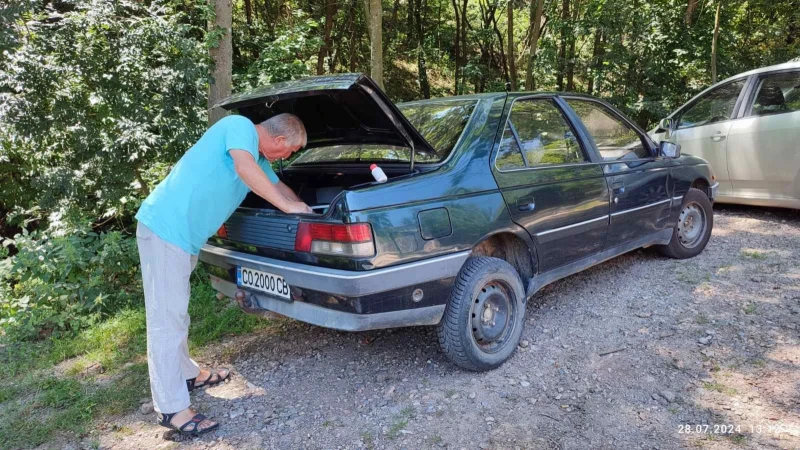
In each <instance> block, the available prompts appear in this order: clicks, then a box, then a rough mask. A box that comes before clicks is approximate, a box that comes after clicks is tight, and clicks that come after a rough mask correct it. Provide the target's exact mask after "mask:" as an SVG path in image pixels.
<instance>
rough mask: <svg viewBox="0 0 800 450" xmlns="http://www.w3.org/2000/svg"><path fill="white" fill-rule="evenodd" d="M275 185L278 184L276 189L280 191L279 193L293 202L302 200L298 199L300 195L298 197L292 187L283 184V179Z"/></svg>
mask: <svg viewBox="0 0 800 450" xmlns="http://www.w3.org/2000/svg"><path fill="white" fill-rule="evenodd" d="M276 186H278V190H279V191H281V194H283V196H284V197H286V198H288V199H289V200H292V201H295V202H302V200H300V197H298V196H297V194H295V193H294V191H293V190H292V188H290V187H289V186H287V185H285V184H284V183H283V181H278V183H277V184H276Z"/></svg>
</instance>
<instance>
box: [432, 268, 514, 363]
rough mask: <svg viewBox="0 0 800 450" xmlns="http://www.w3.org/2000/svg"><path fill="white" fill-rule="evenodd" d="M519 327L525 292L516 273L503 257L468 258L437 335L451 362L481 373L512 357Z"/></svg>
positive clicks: (455, 284)
mask: <svg viewBox="0 0 800 450" xmlns="http://www.w3.org/2000/svg"><path fill="white" fill-rule="evenodd" d="M495 308H497V309H495ZM504 311H505V314H504ZM478 314H480V316H478ZM498 322H500V324H501V326H498V325H497V323H498ZM475 325H477V327H476V326H475ZM524 325H525V288H524V287H523V285H522V280H520V278H519V274H517V271H516V270H515V269H514V267H512V266H511V264H509V263H507V262H505V261H503V260H502V259H498V258H490V257H486V256H480V257H475V258H470V259H468V260H467V262H466V263H464V266H463V267H462V268H461V271H460V272H459V274H458V277H456V281H455V283H454V284H453V290H452V292H451V293H450V298H449V300H448V302H447V308H446V309H445V312H444V317H442V321H441V322H440V323H439V325H438V326H437V334H438V336H439V344H440V346H441V348H442V351H443V352H444V353H445V354H446V355H447V357H448V358H450V360H451V361H453V363H455V364H456V365H458V366H459V367H462V368H464V369H467V370H472V371H476V372H482V371H486V370H492V369H494V368H497V367H499V366H500V365H501V364H503V363H504V362H505V361H506V360H508V358H510V357H511V355H512V354H513V353H514V351H515V350H516V348H517V344H519V340H520V337H521V336H522V328H523V326H524ZM501 328H502V331H498V330H500V329H501Z"/></svg>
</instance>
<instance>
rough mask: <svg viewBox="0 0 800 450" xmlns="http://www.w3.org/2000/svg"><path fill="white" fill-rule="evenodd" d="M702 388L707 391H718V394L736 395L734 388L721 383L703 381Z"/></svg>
mask: <svg viewBox="0 0 800 450" xmlns="http://www.w3.org/2000/svg"><path fill="white" fill-rule="evenodd" d="M703 388H704V389H706V390H709V391H716V392H719V393H720V394H726V395H736V389H734V388H732V387H728V386H725V385H724V384H721V383H703Z"/></svg>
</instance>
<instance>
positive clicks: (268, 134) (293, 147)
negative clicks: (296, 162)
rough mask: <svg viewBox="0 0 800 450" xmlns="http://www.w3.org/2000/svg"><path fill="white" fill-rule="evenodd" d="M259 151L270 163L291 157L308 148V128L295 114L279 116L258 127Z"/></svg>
mask: <svg viewBox="0 0 800 450" xmlns="http://www.w3.org/2000/svg"><path fill="white" fill-rule="evenodd" d="M256 130H258V151H259V153H261V154H262V155H264V157H265V158H267V159H268V160H270V161H277V160H279V159H282V158H287V157H289V156H290V155H291V154H292V153H294V152H296V151H298V150H300V149H301V148H303V147H305V146H306V127H305V126H304V125H303V122H301V121H300V119H299V118H298V117H297V116H295V115H294V114H286V113H284V114H278V115H277V116H274V117H271V118H269V119H267V120H265V121H263V122H261V123H260V124H258V126H256Z"/></svg>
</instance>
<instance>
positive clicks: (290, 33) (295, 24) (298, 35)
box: [233, 10, 321, 90]
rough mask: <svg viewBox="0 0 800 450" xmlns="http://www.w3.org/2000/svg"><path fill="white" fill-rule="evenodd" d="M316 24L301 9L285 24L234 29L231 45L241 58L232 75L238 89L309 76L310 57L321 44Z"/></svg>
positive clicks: (292, 14) (260, 23)
mask: <svg viewBox="0 0 800 450" xmlns="http://www.w3.org/2000/svg"><path fill="white" fill-rule="evenodd" d="M317 32H318V24H317V22H316V20H314V19H313V18H311V17H309V16H308V14H306V13H304V12H303V11H302V10H295V11H293V12H292V13H291V18H290V20H287V21H286V23H282V24H278V25H277V26H275V24H274V23H272V24H269V23H266V22H257V23H255V24H253V25H252V26H250V27H242V28H240V29H236V30H234V34H233V37H234V45H236V47H237V48H238V49H239V52H240V55H241V57H240V58H239V60H237V61H236V63H237V64H236V65H235V67H234V77H235V81H236V85H237V87H238V89H240V90H242V89H250V88H254V87H257V86H263V85H265V84H270V83H277V82H279V81H286V80H293V79H296V78H302V77H305V76H308V75H311V74H312V72H311V71H310V68H309V66H310V64H311V62H310V59H311V55H313V54H314V53H315V51H316V49H318V48H319V46H320V45H321V41H320V38H319V36H317Z"/></svg>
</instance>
